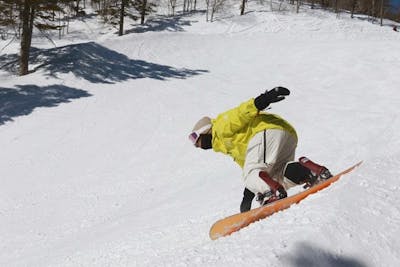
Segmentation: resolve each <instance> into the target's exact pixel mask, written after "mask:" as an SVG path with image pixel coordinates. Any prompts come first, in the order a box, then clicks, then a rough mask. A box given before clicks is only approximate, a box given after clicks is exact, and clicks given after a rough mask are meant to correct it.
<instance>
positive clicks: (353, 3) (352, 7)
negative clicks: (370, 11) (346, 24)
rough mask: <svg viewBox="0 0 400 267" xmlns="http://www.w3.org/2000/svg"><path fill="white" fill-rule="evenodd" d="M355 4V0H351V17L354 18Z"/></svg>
mask: <svg viewBox="0 0 400 267" xmlns="http://www.w3.org/2000/svg"><path fill="white" fill-rule="evenodd" d="M356 5H357V0H353V2H352V4H351V18H354V11H355V9H356Z"/></svg>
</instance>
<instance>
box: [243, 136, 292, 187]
mask: <svg viewBox="0 0 400 267" xmlns="http://www.w3.org/2000/svg"><path fill="white" fill-rule="evenodd" d="M296 146H297V140H296V138H295V137H294V136H292V135H291V134H290V133H288V132H286V131H283V130H279V129H268V130H265V131H262V132H259V133H257V134H256V135H255V136H254V137H253V138H252V139H250V141H249V144H248V145H247V154H246V160H245V163H244V166H243V180H244V184H245V186H246V188H247V189H249V190H250V191H252V192H253V193H255V194H257V193H265V192H266V191H269V190H270V188H269V186H268V185H267V184H266V183H265V182H264V181H263V180H262V179H261V178H260V177H259V175H258V174H259V172H260V171H266V172H268V174H269V176H270V177H271V178H272V179H274V180H275V181H278V182H279V183H280V184H281V185H283V187H285V189H288V188H290V187H292V186H295V185H296V184H294V183H293V182H291V181H289V180H288V179H284V178H283V171H284V168H285V166H286V163H287V162H289V161H293V159H294V156H295V150H296Z"/></svg>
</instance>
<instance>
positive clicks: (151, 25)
mask: <svg viewBox="0 0 400 267" xmlns="http://www.w3.org/2000/svg"><path fill="white" fill-rule="evenodd" d="M195 12H196V13H205V11H195ZM186 16H187V14H179V15H175V16H163V15H158V16H156V17H154V18H152V19H149V20H148V21H146V23H145V24H143V25H135V28H133V29H131V30H127V31H126V33H127V34H130V33H145V32H162V31H169V32H182V31H184V28H183V27H184V26H191V25H192V22H193V21H191V20H187V19H184V18H185V17H186Z"/></svg>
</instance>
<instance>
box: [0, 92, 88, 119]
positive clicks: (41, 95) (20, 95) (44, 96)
mask: <svg viewBox="0 0 400 267" xmlns="http://www.w3.org/2000/svg"><path fill="white" fill-rule="evenodd" d="M89 96H91V95H90V94H89V93H88V92H86V91H83V90H80V89H75V88H71V87H67V86H63V85H49V86H44V87H39V86H36V85H17V86H16V88H4V87H0V125H2V124H4V123H5V122H7V121H12V120H13V118H14V117H18V116H23V115H28V114H30V113H31V112H32V111H33V110H34V109H35V108H38V107H55V106H57V105H59V104H61V103H68V102H71V100H72V99H78V98H81V97H89Z"/></svg>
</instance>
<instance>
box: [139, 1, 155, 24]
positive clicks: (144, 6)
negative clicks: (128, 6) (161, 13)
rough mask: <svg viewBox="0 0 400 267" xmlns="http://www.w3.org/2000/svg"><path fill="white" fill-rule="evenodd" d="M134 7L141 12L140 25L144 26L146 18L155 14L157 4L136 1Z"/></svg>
mask: <svg viewBox="0 0 400 267" xmlns="http://www.w3.org/2000/svg"><path fill="white" fill-rule="evenodd" d="M133 7H134V8H135V9H136V10H137V11H138V12H139V15H140V24H144V21H145V17H146V16H147V15H149V14H151V13H153V12H155V9H154V8H155V7H156V4H155V3H152V2H151V1H148V0H135V1H134V2H133Z"/></svg>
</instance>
